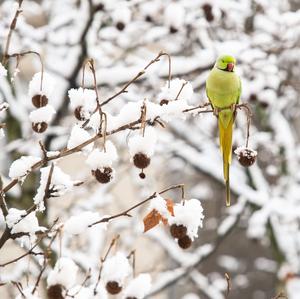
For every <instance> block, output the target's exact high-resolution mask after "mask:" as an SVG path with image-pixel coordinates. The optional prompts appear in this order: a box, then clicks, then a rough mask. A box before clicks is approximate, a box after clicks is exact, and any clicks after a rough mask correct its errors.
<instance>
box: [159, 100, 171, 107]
mask: <svg viewBox="0 0 300 299" xmlns="http://www.w3.org/2000/svg"><path fill="white" fill-rule="evenodd" d="M169 102H170V101H169V100H166V99H162V100H161V101H160V103H159V105H160V106H163V105H168V104H169Z"/></svg>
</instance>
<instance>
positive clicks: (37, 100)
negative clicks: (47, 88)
mask: <svg viewBox="0 0 300 299" xmlns="http://www.w3.org/2000/svg"><path fill="white" fill-rule="evenodd" d="M31 100H32V104H33V106H35V107H36V108H41V107H44V106H46V105H47V104H48V98H47V97H46V96H45V95H41V94H36V95H35V96H33V97H32V99H31Z"/></svg>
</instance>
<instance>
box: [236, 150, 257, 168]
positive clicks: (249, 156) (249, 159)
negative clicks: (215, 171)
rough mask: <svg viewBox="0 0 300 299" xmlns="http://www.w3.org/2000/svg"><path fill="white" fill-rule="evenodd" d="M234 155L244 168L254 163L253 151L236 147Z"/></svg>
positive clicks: (254, 154)
mask: <svg viewBox="0 0 300 299" xmlns="http://www.w3.org/2000/svg"><path fill="white" fill-rule="evenodd" d="M234 153H235V154H236V155H237V158H238V161H239V163H240V164H241V165H242V166H244V167H249V166H251V165H253V164H254V163H255V161H256V157H257V152H256V151H254V150H253V149H250V148H246V147H238V148H237V149H236V150H235V151H234Z"/></svg>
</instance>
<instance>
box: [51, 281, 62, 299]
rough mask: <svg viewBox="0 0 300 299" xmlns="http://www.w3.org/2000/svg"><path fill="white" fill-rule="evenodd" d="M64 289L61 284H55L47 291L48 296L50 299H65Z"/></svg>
mask: <svg viewBox="0 0 300 299" xmlns="http://www.w3.org/2000/svg"><path fill="white" fill-rule="evenodd" d="M62 292H63V287H62V285H61V284H55V285H53V286H50V287H49V288H48V289H47V296H48V298H49V299H64V296H63V294H62Z"/></svg>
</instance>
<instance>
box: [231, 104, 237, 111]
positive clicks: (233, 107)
mask: <svg viewBox="0 0 300 299" xmlns="http://www.w3.org/2000/svg"><path fill="white" fill-rule="evenodd" d="M236 108H237V105H236V104H231V105H230V110H231V111H232V112H233V113H235V112H236Z"/></svg>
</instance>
